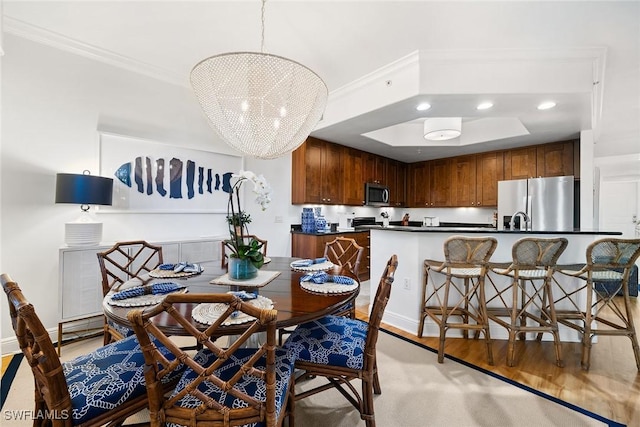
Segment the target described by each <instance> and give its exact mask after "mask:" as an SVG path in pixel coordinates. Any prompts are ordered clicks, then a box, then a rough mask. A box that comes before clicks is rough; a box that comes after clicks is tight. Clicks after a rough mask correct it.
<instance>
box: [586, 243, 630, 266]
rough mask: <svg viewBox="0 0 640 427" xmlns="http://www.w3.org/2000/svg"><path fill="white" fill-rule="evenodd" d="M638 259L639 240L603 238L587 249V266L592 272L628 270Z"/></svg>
mask: <svg viewBox="0 0 640 427" xmlns="http://www.w3.org/2000/svg"><path fill="white" fill-rule="evenodd" d="M638 257H640V239H616V238H605V239H601V240H596V241H595V242H593V243H592V244H590V245H589V246H588V247H587V266H588V267H590V268H591V269H592V270H608V269H612V268H624V269H630V268H631V267H633V264H635V262H636V260H637V259H638Z"/></svg>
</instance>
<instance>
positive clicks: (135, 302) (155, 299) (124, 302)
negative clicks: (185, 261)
mask: <svg viewBox="0 0 640 427" xmlns="http://www.w3.org/2000/svg"><path fill="white" fill-rule="evenodd" d="M185 292H187V288H183V289H178V290H177V291H174V292H168V293H166V294H155V295H154V294H147V295H140V296H139V297H132V298H127V299H119V300H113V299H111V298H109V299H108V300H107V303H108V304H109V305H115V306H117V307H140V306H144V305H154V304H159V303H161V302H162V300H163V299H164V297H166V296H167V295H169V294H175V293H181V294H184V293H185Z"/></svg>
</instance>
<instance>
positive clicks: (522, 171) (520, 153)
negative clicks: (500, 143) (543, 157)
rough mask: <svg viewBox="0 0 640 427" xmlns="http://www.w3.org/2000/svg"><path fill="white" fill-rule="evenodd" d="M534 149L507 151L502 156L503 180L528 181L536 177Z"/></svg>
mask: <svg viewBox="0 0 640 427" xmlns="http://www.w3.org/2000/svg"><path fill="white" fill-rule="evenodd" d="M536 163H537V156H536V147H525V148H518V149H515V150H508V151H506V152H505V156H504V179H506V180H510V179H528V178H535V177H536V176H537V167H536Z"/></svg>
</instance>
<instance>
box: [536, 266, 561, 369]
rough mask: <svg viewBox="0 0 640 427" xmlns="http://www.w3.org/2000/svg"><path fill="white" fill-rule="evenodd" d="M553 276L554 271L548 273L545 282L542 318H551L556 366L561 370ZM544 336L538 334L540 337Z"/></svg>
mask: <svg viewBox="0 0 640 427" xmlns="http://www.w3.org/2000/svg"><path fill="white" fill-rule="evenodd" d="M552 274H553V270H549V272H548V273H547V277H546V279H545V281H544V285H543V286H544V290H543V296H542V311H541V313H540V316H541V317H542V316H546V315H548V316H549V321H550V323H551V326H552V330H551V333H552V334H553V341H554V347H555V351H556V365H557V366H558V367H560V368H563V367H564V361H563V360H562V342H561V341H560V330H559V328H558V318H557V316H556V306H555V304H554V299H553V292H552V290H551V275H552ZM547 297H548V301H549V313H545V311H544V307H545V302H546V298H547ZM540 335H542V334H541V333H538V336H540Z"/></svg>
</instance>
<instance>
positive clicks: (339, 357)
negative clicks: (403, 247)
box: [284, 255, 398, 427]
mask: <svg viewBox="0 0 640 427" xmlns="http://www.w3.org/2000/svg"><path fill="white" fill-rule="evenodd" d="M397 267H398V258H397V256H396V255H393V256H391V258H390V259H389V261H388V262H387V265H386V267H385V269H384V271H383V273H382V276H381V278H380V282H379V283H378V289H377V290H376V296H375V299H374V302H373V307H372V308H371V314H370V315H369V321H368V322H366V321H363V320H359V319H351V318H348V317H343V316H334V315H329V316H325V317H322V318H320V319H318V320H314V321H311V322H307V323H303V324H301V325H299V326H297V327H296V329H295V330H294V332H293V333H292V334H291V335H290V336H289V338H288V339H287V341H286V343H285V345H284V348H286V349H289V350H290V351H292V353H293V355H294V357H295V360H296V362H295V366H296V369H299V370H301V371H302V373H301V374H300V375H299V376H298V377H297V378H296V383H299V382H302V381H305V380H307V379H310V378H314V377H325V378H326V379H327V380H328V382H327V383H325V384H322V385H319V386H317V387H314V388H312V389H310V390H307V391H304V392H301V393H299V394H296V395H295V400H296V401H297V400H300V399H304V398H306V397H308V396H311V395H313V394H316V393H319V392H322V391H324V390H328V389H330V388H336V389H337V390H338V391H339V392H340V393H341V394H342V395H343V396H344V397H345V398H346V399H347V400H348V401H349V402H350V403H351V404H352V405H353V406H354V407H355V408H356V409H357V410H358V411H359V412H360V418H361V419H363V420H365V423H366V425H367V427H374V426H375V415H374V408H373V394H380V393H382V390H381V388H380V381H379V379H378V366H377V361H376V343H377V341H378V331H379V329H380V322H381V321H382V316H383V314H384V310H385V308H386V306H387V302H388V301H389V296H390V294H391V285H392V284H393V279H394V275H395V271H396V268H397ZM355 379H360V380H361V385H362V389H361V392H358V390H357V388H356V387H355V386H354V385H353V384H352V383H351V381H353V380H355Z"/></svg>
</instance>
